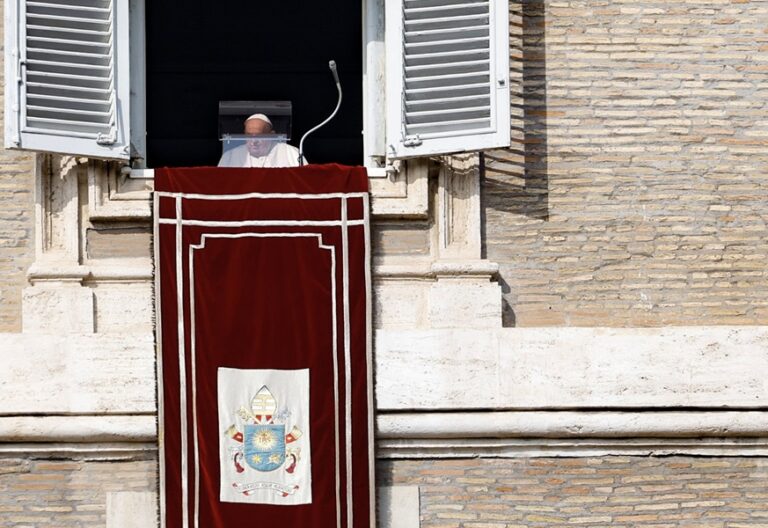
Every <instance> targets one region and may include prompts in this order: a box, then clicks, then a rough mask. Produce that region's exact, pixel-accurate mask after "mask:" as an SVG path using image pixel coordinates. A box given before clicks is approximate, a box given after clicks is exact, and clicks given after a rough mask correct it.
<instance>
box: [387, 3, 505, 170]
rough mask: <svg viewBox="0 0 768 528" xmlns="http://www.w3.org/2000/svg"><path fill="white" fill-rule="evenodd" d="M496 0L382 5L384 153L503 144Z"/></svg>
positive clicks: (501, 35)
mask: <svg viewBox="0 0 768 528" xmlns="http://www.w3.org/2000/svg"><path fill="white" fill-rule="evenodd" d="M508 6H509V4H508V1H506V0H504V1H501V0H392V1H387V12H386V44H387V46H386V47H387V94H386V97H387V127H386V128H387V155H388V156H389V157H391V158H406V157H414V156H424V155H431V154H446V153H452V152H466V151H472V150H480V149H486V148H494V147H503V146H508V145H509V138H510V132H509V118H510V109H509V10H508Z"/></svg>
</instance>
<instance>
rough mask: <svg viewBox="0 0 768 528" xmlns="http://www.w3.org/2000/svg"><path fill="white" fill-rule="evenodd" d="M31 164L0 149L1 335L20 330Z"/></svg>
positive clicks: (29, 255) (28, 253)
mask: <svg viewBox="0 0 768 528" xmlns="http://www.w3.org/2000/svg"><path fill="white" fill-rule="evenodd" d="M2 6H3V2H2V1H1V0H0V7H2ZM2 31H4V29H0V33H1V32H2ZM0 38H2V36H0ZM2 62H3V59H2V56H0V79H2V80H0V107H2V105H3V104H4V97H5V93H4V90H5V82H4V79H3V75H4V71H3V67H2ZM0 123H2V116H0ZM32 160H33V158H32V156H31V155H29V154H24V153H19V152H14V151H9V150H4V149H2V148H0V332H18V331H20V330H21V289H22V288H23V287H24V285H25V284H26V278H25V271H26V269H27V268H28V267H29V265H30V264H31V263H32V260H33V258H34V246H33V244H32V236H33V232H34V229H33V225H32V222H33V219H34V205H33V190H34V174H33V164H32Z"/></svg>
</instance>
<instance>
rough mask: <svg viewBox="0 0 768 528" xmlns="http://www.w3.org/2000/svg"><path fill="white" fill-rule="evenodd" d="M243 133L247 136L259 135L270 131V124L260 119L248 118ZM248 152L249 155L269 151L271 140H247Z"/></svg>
mask: <svg viewBox="0 0 768 528" xmlns="http://www.w3.org/2000/svg"><path fill="white" fill-rule="evenodd" d="M244 128H245V130H244V132H245V134H246V135H248V136H260V135H262V134H269V133H270V132H272V125H270V124H269V123H267V122H266V121H262V120H261V119H249V120H248V121H246V122H245V127H244ZM246 144H247V146H248V152H249V153H250V154H251V156H264V155H265V154H267V153H268V152H269V149H270V147H271V144H272V142H271V141H264V140H259V139H249V140H248V141H247V143H246Z"/></svg>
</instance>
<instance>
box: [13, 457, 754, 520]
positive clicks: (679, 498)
mask: <svg viewBox="0 0 768 528" xmlns="http://www.w3.org/2000/svg"><path fill="white" fill-rule="evenodd" d="M377 475H378V480H379V484H380V485H385V486H390V485H395V486H403V485H408V486H419V492H420V493H419V494H420V501H421V507H420V511H421V520H422V526H423V527H424V528H437V527H439V528H502V527H505V528H515V527H523V526H548V527H552V526H571V525H578V526H613V527H620V526H654V527H656V528H660V527H662V526H698V527H727V528H746V527H753V528H758V527H764V526H766V525H768V506H766V505H767V504H768V459H766V458H760V457H755V458H745V457H733V458H730V457H725V458H699V457H682V456H675V457H663V458H655V457H594V458H512V459H458V460H384V461H379V463H378V465H377ZM156 478H157V477H156V461H155V460H137V461H85V460H30V459H17V458H0V525H1V526H8V527H17V528H21V527H28V526H35V527H49V526H50V527H53V526H56V527H61V528H65V527H68V526H79V527H97V526H98V527H103V526H104V523H105V519H106V494H107V493H108V492H112V491H156V489H157V488H156Z"/></svg>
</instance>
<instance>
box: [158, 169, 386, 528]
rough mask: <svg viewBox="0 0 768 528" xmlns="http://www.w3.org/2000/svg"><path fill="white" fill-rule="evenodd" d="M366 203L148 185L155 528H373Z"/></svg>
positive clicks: (192, 174)
mask: <svg viewBox="0 0 768 528" xmlns="http://www.w3.org/2000/svg"><path fill="white" fill-rule="evenodd" d="M367 190H368V183H367V176H366V173H365V169H362V168H354V167H344V166H340V165H319V166H317V165H310V166H306V167H298V168H279V169H231V168H228V169H217V168H192V169H158V170H156V171H155V198H154V218H155V267H156V270H155V272H156V295H155V298H156V303H157V306H156V309H157V317H158V347H159V353H158V381H159V389H158V400H159V422H160V435H159V439H160V440H159V442H160V483H161V526H163V527H168V528H176V527H182V528H212V527H216V528H219V527H232V528H234V527H238V528H239V527H242V526H250V525H260V526H275V527H277V526H286V527H287V526H301V527H306V528H309V527H317V528H321V527H322V528H329V527H336V528H373V527H374V526H375V522H374V480H373V421H372V420H373V396H372V389H373V386H372V380H371V343H370V335H371V332H370V327H369V325H370V320H371V316H370V282H371V281H370V251H369V247H370V240H369V238H370V234H369V225H368V210H369V205H368V192H367Z"/></svg>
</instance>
